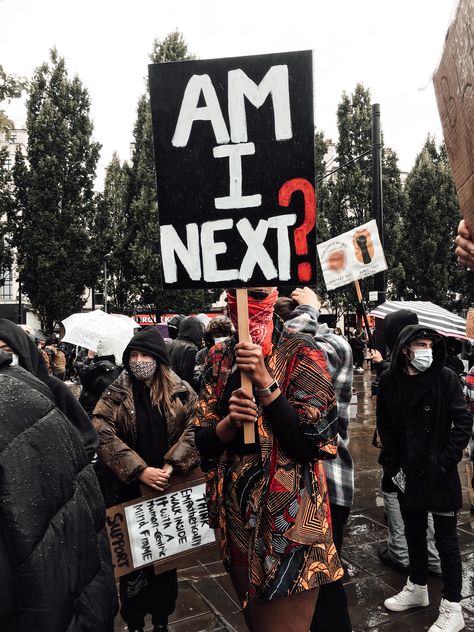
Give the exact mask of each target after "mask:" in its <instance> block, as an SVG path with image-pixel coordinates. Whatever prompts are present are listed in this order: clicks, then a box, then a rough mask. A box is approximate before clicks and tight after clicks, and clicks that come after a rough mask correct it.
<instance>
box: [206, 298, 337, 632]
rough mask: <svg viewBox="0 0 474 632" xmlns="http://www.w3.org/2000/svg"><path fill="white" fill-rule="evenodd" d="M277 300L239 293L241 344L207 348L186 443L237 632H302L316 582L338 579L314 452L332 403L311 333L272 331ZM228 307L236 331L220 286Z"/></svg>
mask: <svg viewBox="0 0 474 632" xmlns="http://www.w3.org/2000/svg"><path fill="white" fill-rule="evenodd" d="M277 297H278V293H277V291H276V289H275V288H254V289H252V290H250V291H249V292H248V310H249V329H250V335H251V339H252V342H237V339H236V336H233V337H231V338H229V339H228V340H226V341H224V342H222V343H219V344H218V345H216V346H214V347H213V348H212V349H211V350H210V351H209V355H208V359H207V362H206V366H205V370H204V388H203V390H202V391H201V395H200V399H199V402H198V408H197V416H196V420H195V424H196V445H197V447H198V449H199V451H200V453H201V459H202V467H203V469H204V470H205V471H206V477H207V490H208V497H209V516H210V523H211V526H212V527H214V528H218V527H220V529H221V545H222V554H223V559H224V564H225V567H226V569H227V570H228V571H229V572H230V576H231V579H232V582H233V585H234V587H235V589H236V592H237V594H238V596H239V598H240V600H241V602H242V604H243V606H244V615H245V618H246V622H247V625H248V626H249V629H250V630H254V631H258V632H265V631H269V632H270V631H271V632H280V631H281V632H283V631H286V630H288V631H290V630H291V631H292V632H307V630H308V629H309V627H310V624H311V620H312V617H313V613H314V608H315V604H316V600H317V594H318V588H319V586H321V585H322V584H325V583H329V582H333V581H336V580H338V579H339V578H340V577H342V575H343V570H342V567H341V564H340V560H339V557H338V554H337V551H336V548H335V546H334V543H333V537H332V529H331V518H330V513H329V499H328V496H327V486H326V479H325V475H324V467H323V464H322V462H321V460H320V459H325V458H334V456H335V455H336V450H337V441H336V433H337V405H336V400H335V396H334V389H333V386H332V382H331V379H330V376H329V374H328V372H327V370H326V369H324V368H323V367H322V366H321V354H320V352H319V351H318V350H317V348H316V346H315V343H314V340H313V338H312V337H311V336H306V335H304V334H299V333H296V334H293V333H291V332H289V331H287V330H284V331H283V332H282V333H281V334H279V333H278V332H277V331H276V329H274V325H273V312H274V306H275V303H276V300H277ZM228 309H229V315H230V317H231V320H232V322H233V324H234V326H235V327H236V329H237V330H238V321H237V309H236V296H235V292H234V291H232V290H229V292H228ZM239 372H243V373H246V374H247V375H248V376H249V377H250V380H251V382H252V386H253V392H251V393H248V392H247V391H246V390H244V389H243V388H241V387H240V375H239ZM243 423H253V424H254V425H255V429H256V440H255V443H252V444H246V443H244V436H243V431H242V424H243Z"/></svg>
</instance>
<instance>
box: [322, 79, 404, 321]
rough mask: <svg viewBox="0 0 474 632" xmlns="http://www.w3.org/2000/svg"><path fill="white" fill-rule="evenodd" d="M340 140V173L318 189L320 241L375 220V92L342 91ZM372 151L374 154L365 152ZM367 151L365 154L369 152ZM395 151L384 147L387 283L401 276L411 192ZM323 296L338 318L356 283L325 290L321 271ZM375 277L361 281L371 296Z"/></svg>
mask: <svg viewBox="0 0 474 632" xmlns="http://www.w3.org/2000/svg"><path fill="white" fill-rule="evenodd" d="M337 124H338V130H339V141H338V143H337V146H336V158H337V164H338V167H339V171H338V172H337V173H336V174H334V176H332V177H331V178H330V179H328V180H329V181H328V182H327V184H326V185H325V186H323V187H322V191H321V192H318V198H321V197H322V199H323V203H322V204H318V231H319V235H320V236H321V238H319V237H318V241H322V240H324V239H328V238H331V237H335V236H336V235H339V234H341V233H343V232H345V231H347V230H351V229H352V228H355V227H356V226H359V225H361V224H364V223H365V222H368V221H369V220H371V219H373V218H374V212H373V204H372V157H371V152H370V150H371V148H372V137H371V136H372V107H371V98H370V91H369V90H368V89H366V88H365V87H364V86H363V85H361V84H358V85H357V86H356V88H355V90H354V93H353V94H352V95H351V96H348V95H347V94H346V93H343V95H342V98H341V102H340V104H339V106H338V109H337ZM367 151H369V153H366V152H367ZM364 154H365V155H364ZM397 161H398V159H397V155H396V153H395V152H394V151H393V150H391V149H389V148H383V151H382V188H383V205H384V228H385V245H384V250H385V255H386V257H387V262H388V265H389V271H388V275H387V276H388V285H389V287H390V286H391V285H393V283H394V281H393V279H398V278H400V277H402V275H403V271H402V270H401V269H400V265H399V259H398V249H399V245H400V232H401V215H402V214H403V213H404V210H405V208H406V196H405V194H404V192H403V187H402V183H401V178H400V171H399V169H398V165H397ZM320 286H321V294H322V295H323V296H324V297H325V298H326V300H327V301H328V302H329V304H330V307H331V310H332V311H333V312H334V313H335V314H337V315H338V316H340V315H342V314H343V313H344V312H346V311H349V310H353V308H354V303H355V302H356V297H355V292H354V290H353V288H352V286H346V287H343V288H340V289H337V290H332V291H331V292H328V293H325V289H324V281H323V280H322V275H321V283H320ZM372 286H373V279H367V280H365V281H363V282H362V288H363V290H364V294H365V295H366V294H367V292H368V290H369V289H371V288H372Z"/></svg>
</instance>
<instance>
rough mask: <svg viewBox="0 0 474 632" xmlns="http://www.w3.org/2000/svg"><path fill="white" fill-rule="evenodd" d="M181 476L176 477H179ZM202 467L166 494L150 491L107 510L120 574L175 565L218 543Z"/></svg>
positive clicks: (115, 561)
mask: <svg viewBox="0 0 474 632" xmlns="http://www.w3.org/2000/svg"><path fill="white" fill-rule="evenodd" d="M176 478H177V477H176ZM205 487H206V486H205V483H204V479H203V478H202V472H201V471H200V470H197V471H195V472H194V473H193V474H192V475H191V476H190V477H187V478H186V479H182V480H180V481H179V482H177V483H174V484H173V485H172V486H170V488H169V489H168V490H166V492H163V493H161V494H156V493H152V494H147V495H145V496H143V497H141V498H138V499H136V500H133V501H131V502H128V503H125V504H123V505H116V506H114V507H111V508H110V509H108V510H107V518H106V526H107V531H108V536H109V542H110V548H111V551H112V562H113V565H114V572H115V576H116V577H120V576H121V575H126V574H127V573H130V572H132V571H134V570H137V569H139V568H143V567H144V566H149V565H151V564H153V565H154V566H155V569H156V571H157V572H164V571H165V570H168V569H169V568H177V567H178V566H182V564H183V563H184V562H185V561H187V560H189V559H190V558H191V563H195V560H196V557H197V556H198V555H199V554H200V553H202V552H203V550H205V549H207V548H209V546H212V547H213V548H214V547H215V545H216V534H215V532H214V530H213V529H210V528H209V525H208V513H207V504H206V497H205Z"/></svg>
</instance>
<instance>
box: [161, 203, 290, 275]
mask: <svg viewBox="0 0 474 632" xmlns="http://www.w3.org/2000/svg"><path fill="white" fill-rule="evenodd" d="M295 223H296V213H288V214H285V215H276V216H275V217H270V218H268V220H264V219H261V220H260V221H259V222H258V224H257V227H256V228H255V229H254V228H252V225H251V223H250V222H249V220H248V219H246V218H244V219H241V220H240V221H238V222H237V224H236V228H237V231H238V233H239V235H240V236H241V238H242V239H243V240H244V242H245V245H246V246H247V250H246V252H245V254H244V257H243V259H242V262H241V264H240V268H228V269H221V268H219V266H218V262H217V255H222V254H225V253H226V252H227V243H226V242H225V241H216V236H215V233H217V232H218V231H223V230H227V231H229V230H233V229H234V220H233V219H231V218H228V219H219V220H213V221H211V222H204V224H203V225H202V227H201V238H200V239H199V229H198V227H197V224H188V225H187V226H186V238H187V245H186V244H184V243H183V242H182V241H181V239H180V237H179V235H178V233H177V232H176V230H175V229H174V227H173V226H171V225H166V226H161V227H160V231H161V252H162V259H163V270H164V277H165V282H166V283H175V282H176V280H177V275H178V266H177V259H179V260H180V261H181V263H182V265H183V266H184V268H185V269H186V271H187V272H188V274H189V277H190V279H192V280H193V281H200V280H201V279H202V278H203V279H204V281H208V282H227V281H237V280H241V281H248V280H249V279H250V278H251V276H252V274H253V271H254V269H255V266H257V265H258V266H259V267H260V269H261V270H262V273H263V274H264V275H265V278H266V279H268V280H271V279H275V278H276V277H277V276H278V277H279V278H280V279H281V280H282V281H286V280H287V279H289V278H290V277H291V274H290V262H291V248H290V237H289V230H288V229H289V228H290V227H291V226H293V225H294V224H295ZM190 226H192V227H193V230H189V227H190ZM271 229H274V230H276V231H277V243H278V261H277V265H278V271H277V268H276V266H275V262H274V261H273V260H272V258H271V256H270V254H269V252H268V250H267V249H266V247H265V239H266V237H267V233H268V231H269V230H271ZM229 239H232V236H231V237H230V238H229ZM199 252H201V253H202V270H203V274H202V273H201V265H200V257H199Z"/></svg>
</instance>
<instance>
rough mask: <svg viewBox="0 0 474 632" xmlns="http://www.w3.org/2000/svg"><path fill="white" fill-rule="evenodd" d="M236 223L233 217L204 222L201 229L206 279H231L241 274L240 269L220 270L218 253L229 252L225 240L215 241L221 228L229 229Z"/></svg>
mask: <svg viewBox="0 0 474 632" xmlns="http://www.w3.org/2000/svg"><path fill="white" fill-rule="evenodd" d="M233 224H234V220H233V219H219V220H215V221H213V222H204V224H203V225H202V229H201V248H202V263H203V269H204V278H205V280H206V281H230V280H231V279H235V277H236V276H237V275H238V274H239V271H238V270H235V269H234V270H219V269H218V266H217V255H223V254H225V253H226V252H227V244H226V243H225V241H217V242H216V241H214V233H216V232H217V231H219V230H229V229H231V228H232V226H233Z"/></svg>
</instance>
